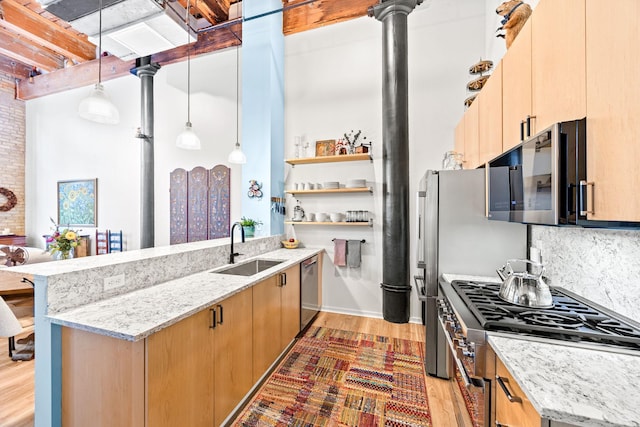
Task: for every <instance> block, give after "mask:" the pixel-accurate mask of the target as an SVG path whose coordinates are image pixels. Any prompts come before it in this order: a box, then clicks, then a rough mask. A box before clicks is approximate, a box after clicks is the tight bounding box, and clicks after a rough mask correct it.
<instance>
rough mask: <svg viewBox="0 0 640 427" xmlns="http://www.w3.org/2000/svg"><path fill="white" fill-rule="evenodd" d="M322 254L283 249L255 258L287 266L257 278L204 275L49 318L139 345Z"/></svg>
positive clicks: (317, 250) (300, 249)
mask: <svg viewBox="0 0 640 427" xmlns="http://www.w3.org/2000/svg"><path fill="white" fill-rule="evenodd" d="M322 250H323V249H320V248H298V249H278V250H275V251H271V252H267V253H264V254H261V255H258V256H255V257H253V258H261V259H272V260H283V261H284V262H282V263H281V264H278V265H276V266H274V267H271V268H269V269H267V270H265V271H263V272H260V273H258V274H254V275H253V276H249V277H245V276H234V275H228V274H217V273H211V272H209V271H204V272H201V273H196V274H192V275H189V276H186V277H183V278H180V279H176V280H170V281H168V282H165V283H161V284H159V285H155V286H152V287H149V288H145V289H140V290H137V291H133V292H129V293H126V294H123V295H119V296H116V297H113V298H109V299H105V300H101V301H98V302H95V303H91V304H87V305H84V306H81V307H78V308H74V309H71V310H69V311H66V312H63V313H58V314H56V315H52V316H47V319H49V320H50V321H51V322H52V323H55V324H58V325H62V326H68V327H71V328H75V329H82V330H85V331H89V332H93V333H97V334H102V335H107V336H111V337H115V338H119V339H123V340H128V341H138V340H141V339H144V338H146V337H147V336H149V335H151V334H153V333H154V332H157V331H159V330H161V329H163V328H166V327H167V326H170V325H172V324H174V323H177V322H178V321H180V320H182V319H184V318H187V317H189V316H191V315H192V314H195V313H197V312H198V311H201V310H203V309H205V308H207V307H209V306H211V305H212V304H215V303H216V302H219V301H222V300H224V299H226V298H228V297H230V296H232V295H234V294H236V293H238V292H240V291H242V290H244V289H247V288H249V287H251V286H253V285H255V284H256V283H258V282H261V281H263V280H264V279H267V278H269V277H271V276H273V275H275V274H277V273H278V272H280V271H283V270H286V269H287V268H289V267H291V266H293V265H295V264H298V263H300V262H301V261H303V260H305V259H306V258H309V257H310V256H313V255H316V254H318V253H320V252H322ZM243 262H244V261H243ZM219 268H220V267H218V268H216V269H215V270H217V269H219Z"/></svg>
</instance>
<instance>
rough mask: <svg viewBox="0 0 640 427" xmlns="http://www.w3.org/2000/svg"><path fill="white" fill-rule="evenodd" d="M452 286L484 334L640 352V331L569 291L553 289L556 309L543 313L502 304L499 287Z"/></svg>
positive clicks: (460, 283)
mask: <svg viewBox="0 0 640 427" xmlns="http://www.w3.org/2000/svg"><path fill="white" fill-rule="evenodd" d="M452 286H453V288H454V289H455V291H456V292H457V293H458V295H459V296H460V297H461V298H462V300H463V301H464V303H465V304H466V305H467V307H468V308H469V309H470V310H471V312H472V313H473V315H474V316H475V317H476V318H477V319H478V321H479V322H480V324H481V325H482V327H483V328H484V329H485V330H488V331H505V332H518V333H524V334H529V335H534V336H541V337H547V338H553V339H560V340H563V341H573V342H578V341H580V342H585V341H586V342H595V343H602V344H608V345H615V346H621V347H627V348H631V349H635V350H640V329H639V328H637V327H635V326H633V325H631V324H629V323H627V322H625V321H624V320H623V319H620V318H617V317H616V315H615V313H611V312H609V311H608V310H606V309H604V308H602V307H598V306H597V305H596V304H594V303H592V302H590V301H588V300H585V299H583V298H581V297H579V296H578V295H575V294H573V293H571V292H569V291H567V290H566V289H562V288H558V287H554V288H551V294H552V297H553V307H551V308H546V309H541V308H528V307H521V306H517V305H514V304H510V303H508V302H505V301H503V300H502V299H500V297H498V291H499V290H500V284H496V283H482V282H470V281H453V282H452Z"/></svg>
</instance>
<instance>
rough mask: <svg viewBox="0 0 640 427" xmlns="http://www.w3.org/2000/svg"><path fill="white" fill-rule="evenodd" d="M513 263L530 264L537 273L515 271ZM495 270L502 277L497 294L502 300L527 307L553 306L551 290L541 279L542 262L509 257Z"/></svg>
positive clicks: (542, 271)
mask: <svg viewBox="0 0 640 427" xmlns="http://www.w3.org/2000/svg"><path fill="white" fill-rule="evenodd" d="M515 263H524V264H531V265H532V266H534V267H536V268H537V269H538V271H539V273H538V274H533V273H529V272H528V271H526V269H525V270H524V271H515V270H514V269H513V264H515ZM496 272H497V273H498V276H500V278H501V279H502V286H500V291H499V292H498V296H499V297H500V299H502V300H503V301H506V302H508V303H511V304H515V305H520V306H523V307H529V308H551V307H553V298H552V296H551V290H550V289H549V286H547V284H546V283H545V282H544V280H543V279H542V273H544V267H543V266H542V264H539V263H537V262H533V261H529V260H526V259H510V260H508V261H507V263H506V264H505V265H504V266H503V267H502V268H500V269H498V270H496Z"/></svg>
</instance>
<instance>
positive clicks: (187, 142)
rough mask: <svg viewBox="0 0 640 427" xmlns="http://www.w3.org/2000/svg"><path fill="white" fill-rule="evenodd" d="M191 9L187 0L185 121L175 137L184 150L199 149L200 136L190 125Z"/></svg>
mask: <svg viewBox="0 0 640 427" xmlns="http://www.w3.org/2000/svg"><path fill="white" fill-rule="evenodd" d="M190 9H191V1H190V0H187V11H186V13H185V17H184V26H185V29H186V30H187V123H186V124H185V125H184V130H183V131H182V132H180V134H179V135H178V138H177V139H176V147H178V148H182V149H184V150H199V149H200V138H198V135H196V133H195V132H194V131H193V127H192V126H191V45H190V44H189V42H190V41H191V40H190V39H189V14H190V12H189V10H190Z"/></svg>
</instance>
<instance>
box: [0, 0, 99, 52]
mask: <svg viewBox="0 0 640 427" xmlns="http://www.w3.org/2000/svg"><path fill="white" fill-rule="evenodd" d="M2 6H3V9H4V20H3V21H0V26H3V27H5V28H7V29H8V30H11V31H12V32H15V33H16V34H18V35H20V36H22V37H23V38H25V39H29V40H31V41H32V42H34V43H36V44H40V45H42V46H45V47H47V48H48V49H50V50H52V51H54V52H56V53H58V54H60V55H62V56H64V57H67V58H69V59H72V60H74V61H76V62H84V61H89V60H91V59H95V57H96V47H95V45H94V44H93V43H91V42H89V41H88V40H87V39H86V38H79V37H78V36H77V35H74V34H73V33H72V32H70V31H67V30H65V29H64V28H63V27H61V26H59V25H57V24H55V23H53V22H51V21H50V20H48V19H47V18H45V17H42V16H40V15H39V14H38V13H36V12H33V11H32V10H31V9H29V8H27V7H24V6H22V5H20V4H19V3H17V2H16V1H15V0H2Z"/></svg>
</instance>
